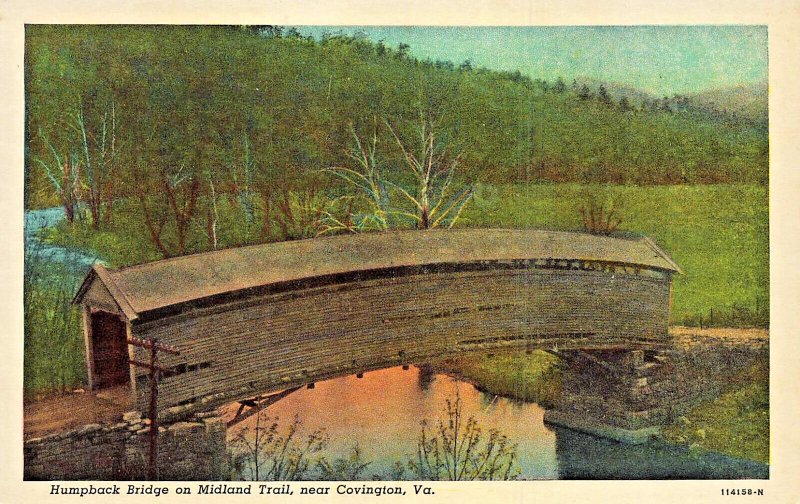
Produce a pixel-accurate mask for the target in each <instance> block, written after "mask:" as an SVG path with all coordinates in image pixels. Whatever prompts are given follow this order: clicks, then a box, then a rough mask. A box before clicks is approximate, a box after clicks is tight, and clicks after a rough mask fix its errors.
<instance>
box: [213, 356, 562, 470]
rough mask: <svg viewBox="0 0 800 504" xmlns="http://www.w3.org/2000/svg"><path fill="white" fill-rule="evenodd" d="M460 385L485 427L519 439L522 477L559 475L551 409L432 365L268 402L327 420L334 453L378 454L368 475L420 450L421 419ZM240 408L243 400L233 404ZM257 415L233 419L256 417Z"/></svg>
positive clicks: (274, 409)
mask: <svg viewBox="0 0 800 504" xmlns="http://www.w3.org/2000/svg"><path fill="white" fill-rule="evenodd" d="M456 393H458V394H459V395H460V397H461V400H462V403H463V411H464V414H465V415H467V416H470V415H473V416H475V418H476V419H477V420H478V421H479V422H480V424H481V425H482V426H483V428H484V429H485V430H488V429H489V428H492V427H493V428H497V429H499V430H500V431H501V432H502V433H504V434H506V435H507V436H508V437H509V438H510V439H511V440H512V441H513V442H515V443H517V444H518V445H519V464H520V466H521V468H522V474H521V477H522V478H526V479H555V478H557V477H558V471H557V463H556V456H555V442H556V439H555V434H554V432H553V431H552V430H551V429H549V428H548V427H546V426H545V425H544V423H543V421H542V419H543V414H544V410H542V408H541V407H539V406H538V405H536V404H525V403H519V402H512V401H510V400H508V399H504V398H495V396H492V395H488V394H485V393H483V392H479V391H478V390H476V389H475V387H473V386H472V385H471V384H469V383H465V382H462V381H458V380H456V379H454V378H451V377H449V376H446V375H441V374H435V373H433V372H432V371H431V370H430V369H429V368H428V369H425V368H423V369H420V368H417V367H410V369H408V370H403V369H402V368H401V367H396V368H390V369H384V370H380V371H374V372H369V373H365V374H364V377H363V378H356V377H355V376H347V377H344V378H338V379H335V380H329V381H326V382H320V383H317V384H316V387H315V388H314V389H313V390H308V389H301V390H299V391H297V392H295V393H294V394H292V395H290V396H288V397H286V398H285V399H282V400H281V401H279V402H278V403H276V404H274V405H272V406H270V407H269V409H268V410H267V412H268V414H269V416H270V417H275V416H277V417H279V418H280V419H281V423H288V422H290V421H291V419H292V418H294V416H295V415H298V416H299V417H300V418H301V419H302V420H303V428H304V430H305V431H307V432H311V431H313V430H315V429H318V428H324V429H325V430H326V431H327V433H328V434H329V436H330V442H329V444H328V449H327V450H326V453H327V454H328V456H329V458H336V457H346V456H347V455H348V454H349V452H350V450H351V448H352V447H353V445H354V444H356V443H358V446H359V447H360V448H361V449H362V452H363V455H364V459H365V460H368V461H372V463H371V464H370V466H369V468H368V469H367V471H366V472H365V477H367V478H371V477H372V475H384V474H388V473H390V472H391V469H392V467H393V466H394V463H395V462H396V461H403V462H405V460H407V458H408V456H410V455H412V454H414V453H415V451H416V447H417V439H418V437H419V433H420V421H421V420H423V419H428V420H430V421H433V420H435V419H437V418H440V417H444V416H445V414H444V407H445V400H446V399H453V398H454V397H455V395H456ZM231 410H232V411H233V413H235V410H236V408H235V407H233V406H231ZM254 420H255V417H252V418H250V419H248V420H246V421H245V422H242V424H239V425H237V426H235V427H232V428H231V429H230V430H229V432H228V436H229V438H232V436H234V435H235V433H236V432H237V429H240V428H242V427H243V426H245V425H250V424H253V423H254Z"/></svg>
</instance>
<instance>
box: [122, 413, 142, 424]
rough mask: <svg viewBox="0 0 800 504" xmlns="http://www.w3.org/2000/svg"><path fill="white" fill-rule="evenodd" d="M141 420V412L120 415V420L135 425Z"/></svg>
mask: <svg viewBox="0 0 800 504" xmlns="http://www.w3.org/2000/svg"><path fill="white" fill-rule="evenodd" d="M141 419H142V412H141V411H128V412H127V413H123V414H122V420H123V421H125V422H130V423H136V422H138V421H139V420H141Z"/></svg>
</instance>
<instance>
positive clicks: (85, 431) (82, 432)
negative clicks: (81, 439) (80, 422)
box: [75, 423, 103, 436]
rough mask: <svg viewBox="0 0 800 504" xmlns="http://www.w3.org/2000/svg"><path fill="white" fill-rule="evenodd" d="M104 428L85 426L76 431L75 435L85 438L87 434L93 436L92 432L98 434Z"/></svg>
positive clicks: (92, 425) (93, 425)
mask: <svg viewBox="0 0 800 504" xmlns="http://www.w3.org/2000/svg"><path fill="white" fill-rule="evenodd" d="M102 428H103V426H102V425H100V424H96V423H95V424H88V425H84V426H83V427H81V428H79V429H76V430H75V434H76V435H79V436H83V435H86V434H91V433H92V432H97V431H99V430H101V429H102Z"/></svg>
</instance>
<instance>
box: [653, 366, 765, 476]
mask: <svg viewBox="0 0 800 504" xmlns="http://www.w3.org/2000/svg"><path fill="white" fill-rule="evenodd" d="M730 381H731V383H732V386H731V387H730V388H729V389H728V390H727V391H726V392H725V393H723V394H722V395H721V396H720V397H718V398H717V399H714V400H711V401H706V402H703V403H702V404H700V405H699V406H698V407H696V408H695V409H693V410H692V411H690V412H689V413H687V414H686V415H685V416H683V417H679V418H678V419H677V420H676V421H675V422H674V423H673V424H672V425H670V426H669V427H667V428H666V429H664V436H665V438H666V439H667V440H669V441H671V442H674V443H677V444H683V445H688V446H690V448H691V449H697V450H708V451H714V452H719V453H725V454H727V455H732V456H734V457H739V458H744V459H750V460H755V461H757V462H762V463H765V464H767V463H769V369H768V364H767V362H766V359H764V360H763V361H761V362H758V363H756V364H754V365H752V366H750V367H749V368H747V369H746V370H744V371H742V372H740V373H737V374H736V375H735V376H733V377H732V378H731V380H730Z"/></svg>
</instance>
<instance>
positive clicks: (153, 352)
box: [148, 338, 158, 481]
mask: <svg viewBox="0 0 800 504" xmlns="http://www.w3.org/2000/svg"><path fill="white" fill-rule="evenodd" d="M157 344H158V340H156V339H155V338H154V339H153V340H152V341H151V346H150V413H149V414H150V467H149V468H148V473H149V474H148V478H149V479H150V481H157V480H158V355H157V352H158V347H157V346H156V345H157Z"/></svg>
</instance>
